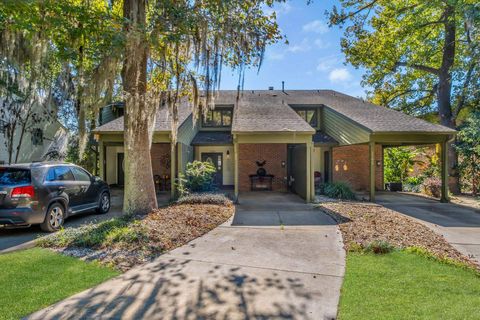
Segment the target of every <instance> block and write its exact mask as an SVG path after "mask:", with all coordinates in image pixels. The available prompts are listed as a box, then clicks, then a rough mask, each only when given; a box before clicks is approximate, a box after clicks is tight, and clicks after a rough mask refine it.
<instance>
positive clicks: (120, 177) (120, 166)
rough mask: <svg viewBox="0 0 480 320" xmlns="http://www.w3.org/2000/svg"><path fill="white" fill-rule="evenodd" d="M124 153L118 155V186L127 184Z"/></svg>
mask: <svg viewBox="0 0 480 320" xmlns="http://www.w3.org/2000/svg"><path fill="white" fill-rule="evenodd" d="M124 159H125V154H124V153H117V184H118V185H119V186H123V185H124V184H125V171H124V169H123V166H124V162H125V161H124Z"/></svg>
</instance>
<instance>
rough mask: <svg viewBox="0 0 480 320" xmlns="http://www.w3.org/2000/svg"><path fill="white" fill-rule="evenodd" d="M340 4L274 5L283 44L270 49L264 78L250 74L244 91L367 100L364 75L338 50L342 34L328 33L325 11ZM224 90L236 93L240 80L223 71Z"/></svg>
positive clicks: (300, 1)
mask: <svg viewBox="0 0 480 320" xmlns="http://www.w3.org/2000/svg"><path fill="white" fill-rule="evenodd" d="M335 4H337V6H338V3H337V1H334V0H314V1H313V2H312V3H311V4H310V5H307V0H291V1H287V2H285V3H280V4H276V5H275V7H274V10H275V11H276V13H277V22H278V25H279V27H280V30H281V33H282V34H284V35H286V38H287V39H288V42H289V44H288V45H287V44H285V41H284V40H281V41H280V42H279V43H277V44H274V45H271V46H269V47H268V48H267V49H266V51H265V59H264V61H263V65H262V67H261V69H260V72H257V68H253V69H250V70H247V71H246V74H245V83H244V89H246V90H254V89H257V90H260V89H265V90H266V89H268V87H270V86H273V87H274V88H275V89H281V86H282V80H283V81H285V89H286V90H288V89H333V90H336V91H340V92H343V93H346V94H348V95H351V96H355V97H365V91H364V89H363V88H362V87H361V85H360V81H361V77H362V70H356V69H355V68H354V67H352V66H351V65H345V56H344V54H343V53H342V52H341V50H340V39H341V37H342V34H343V30H342V29H339V28H338V27H332V28H329V27H328V24H327V22H328V21H327V18H326V17H325V10H330V9H331V8H332V7H333V5H335ZM223 71H224V72H222V80H221V89H236V88H237V85H238V74H237V73H236V72H232V71H231V70H230V69H228V68H224V69H223Z"/></svg>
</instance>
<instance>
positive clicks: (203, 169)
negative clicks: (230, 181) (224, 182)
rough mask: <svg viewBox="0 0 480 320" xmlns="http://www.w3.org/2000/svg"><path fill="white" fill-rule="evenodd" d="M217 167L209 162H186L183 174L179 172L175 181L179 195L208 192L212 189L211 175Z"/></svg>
mask: <svg viewBox="0 0 480 320" xmlns="http://www.w3.org/2000/svg"><path fill="white" fill-rule="evenodd" d="M216 172H217V169H216V168H215V166H214V165H213V164H212V163H211V162H201V161H193V162H189V163H187V167H186V169H185V174H180V176H179V179H178V181H177V187H178V192H179V193H180V196H185V195H188V194H190V193H192V192H208V191H212V190H213V189H214V186H213V176H214V174H215V173H216Z"/></svg>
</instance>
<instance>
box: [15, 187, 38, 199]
mask: <svg viewBox="0 0 480 320" xmlns="http://www.w3.org/2000/svg"><path fill="white" fill-rule="evenodd" d="M34 196H35V189H34V188H33V186H25V187H16V188H13V189H12V194H11V197H12V198H20V197H26V198H33V197H34Z"/></svg>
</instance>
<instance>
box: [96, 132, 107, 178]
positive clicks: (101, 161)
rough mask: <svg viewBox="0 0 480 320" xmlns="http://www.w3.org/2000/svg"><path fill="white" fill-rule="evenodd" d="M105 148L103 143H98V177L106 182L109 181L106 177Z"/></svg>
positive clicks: (100, 141)
mask: <svg viewBox="0 0 480 320" xmlns="http://www.w3.org/2000/svg"><path fill="white" fill-rule="evenodd" d="M104 149H105V147H104V146H103V141H102V140H99V141H98V173H97V176H99V177H100V178H102V179H103V180H104V181H107V177H106V176H105V173H104V172H105V150H104Z"/></svg>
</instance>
